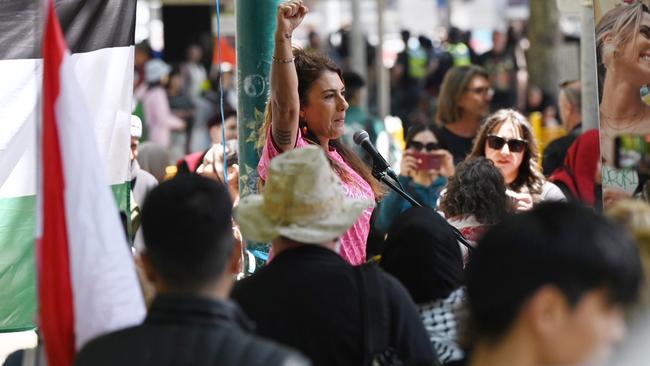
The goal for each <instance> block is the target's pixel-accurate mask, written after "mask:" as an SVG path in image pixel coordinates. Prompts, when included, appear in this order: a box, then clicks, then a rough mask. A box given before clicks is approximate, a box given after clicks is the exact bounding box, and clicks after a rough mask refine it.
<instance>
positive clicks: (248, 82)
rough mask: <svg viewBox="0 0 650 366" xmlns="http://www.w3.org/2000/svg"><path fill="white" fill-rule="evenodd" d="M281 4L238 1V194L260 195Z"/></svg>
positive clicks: (273, 0) (265, 0) (262, 0)
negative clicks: (262, 136) (262, 132)
mask: <svg viewBox="0 0 650 366" xmlns="http://www.w3.org/2000/svg"><path fill="white" fill-rule="evenodd" d="M279 3H280V0H237V2H236V4H235V16H236V19H237V28H236V32H237V33H236V35H237V84H238V85H237V99H238V103H237V119H238V121H237V125H238V127H237V128H238V131H239V151H238V154H239V157H238V158H239V171H240V173H239V194H240V196H241V197H245V196H247V195H249V194H251V193H254V192H256V191H257V182H258V180H259V176H258V174H257V163H258V162H259V155H258V153H257V150H256V149H255V143H256V142H257V138H258V130H259V128H260V127H261V126H262V123H263V121H264V107H265V106H266V102H267V99H268V95H269V87H270V83H269V73H270V72H271V56H272V55H273V46H274V40H273V33H274V29H275V21H276V20H275V18H276V12H277V7H278V4H279Z"/></svg>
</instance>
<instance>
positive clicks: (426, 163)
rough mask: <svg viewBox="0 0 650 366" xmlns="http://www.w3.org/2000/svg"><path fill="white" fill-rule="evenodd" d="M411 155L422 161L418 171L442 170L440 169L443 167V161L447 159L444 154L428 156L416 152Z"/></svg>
mask: <svg viewBox="0 0 650 366" xmlns="http://www.w3.org/2000/svg"><path fill="white" fill-rule="evenodd" d="M409 154H410V155H411V156H413V157H414V158H416V159H419V160H420V164H419V165H418V170H431V169H435V170H440V167H441V166H442V160H443V159H444V157H445V156H444V155H442V154H427V153H421V152H415V153H409Z"/></svg>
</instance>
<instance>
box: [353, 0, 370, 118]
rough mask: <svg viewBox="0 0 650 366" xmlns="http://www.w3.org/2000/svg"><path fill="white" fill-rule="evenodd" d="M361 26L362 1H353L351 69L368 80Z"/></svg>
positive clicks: (365, 105) (363, 101) (363, 104)
mask: <svg viewBox="0 0 650 366" xmlns="http://www.w3.org/2000/svg"><path fill="white" fill-rule="evenodd" d="M361 26H362V24H361V0H352V27H351V29H350V56H351V60H350V61H351V65H350V67H351V69H352V71H354V72H357V73H358V74H359V75H361V77H362V78H363V79H364V80H366V81H367V80H368V67H367V63H366V42H365V40H364V38H363V29H362V27H361ZM361 108H363V110H365V111H367V110H368V108H367V98H366V96H365V95H362V100H361Z"/></svg>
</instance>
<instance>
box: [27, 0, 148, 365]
mask: <svg viewBox="0 0 650 366" xmlns="http://www.w3.org/2000/svg"><path fill="white" fill-rule="evenodd" d="M46 24H47V26H46V28H45V34H44V39H43V98H42V106H43V114H42V117H43V118H42V130H41V131H42V133H41V139H40V141H41V143H42V144H41V145H40V147H41V149H40V154H39V155H38V161H39V164H38V166H39V173H40V174H39V176H40V183H41V184H39V185H38V188H39V189H38V195H37V198H38V203H37V210H38V214H39V216H38V217H39V220H38V222H39V228H38V229H39V230H38V237H39V240H38V245H37V268H38V270H37V272H38V276H37V277H38V298H39V301H38V303H39V311H38V315H39V317H38V319H39V326H40V328H41V330H42V334H43V338H44V340H45V350H46V351H47V358H48V364H49V365H51V366H66V365H71V364H72V361H73V359H74V354H75V350H79V349H80V348H81V347H82V346H83V345H84V344H85V343H86V342H87V341H89V340H91V339H92V338H94V337H96V336H98V335H101V334H103V333H106V332H109V331H112V330H116V329H119V328H124V327H127V326H130V325H134V324H137V323H139V322H141V321H142V319H143V317H144V313H145V310H144V301H143V298H142V293H141V291H140V287H139V284H138V279H137V276H136V272H135V266H134V262H133V258H132V255H131V251H130V248H129V245H128V243H127V240H126V234H125V232H124V230H123V228H122V225H121V222H120V219H119V214H118V211H117V206H116V204H115V200H114V197H113V195H112V193H111V190H110V188H109V186H108V181H107V179H106V169H105V164H104V156H103V155H102V153H101V152H100V149H99V148H98V144H97V141H96V140H97V139H96V137H95V132H94V127H95V124H94V122H95V118H94V117H93V116H92V115H91V114H90V113H89V112H90V111H89V110H88V109H87V108H86V104H85V98H84V94H83V90H82V87H81V86H80V85H79V84H78V82H77V75H76V72H75V66H76V65H77V64H78V63H77V62H75V60H74V58H73V56H72V55H70V53H69V52H68V49H67V47H66V44H65V39H64V38H63V33H62V31H61V27H60V25H59V21H58V19H57V16H56V13H55V11H54V3H53V1H50V2H49V6H48V10H47V18H46ZM113 51H114V50H111V49H109V50H102V51H101V52H102V53H103V56H104V57H107V58H110V57H111V56H112V53H113ZM127 94H128V93H127ZM126 140H129V138H127V139H126ZM127 151H128V150H127Z"/></svg>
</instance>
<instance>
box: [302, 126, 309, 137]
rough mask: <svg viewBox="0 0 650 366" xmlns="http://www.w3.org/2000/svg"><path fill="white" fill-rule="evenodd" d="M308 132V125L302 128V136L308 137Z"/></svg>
mask: <svg viewBox="0 0 650 366" xmlns="http://www.w3.org/2000/svg"><path fill="white" fill-rule="evenodd" d="M307 132H308V130H307V125H304V126H302V134H303V135H306V134H307Z"/></svg>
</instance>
